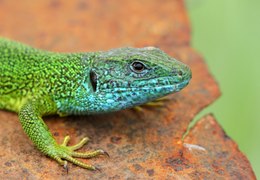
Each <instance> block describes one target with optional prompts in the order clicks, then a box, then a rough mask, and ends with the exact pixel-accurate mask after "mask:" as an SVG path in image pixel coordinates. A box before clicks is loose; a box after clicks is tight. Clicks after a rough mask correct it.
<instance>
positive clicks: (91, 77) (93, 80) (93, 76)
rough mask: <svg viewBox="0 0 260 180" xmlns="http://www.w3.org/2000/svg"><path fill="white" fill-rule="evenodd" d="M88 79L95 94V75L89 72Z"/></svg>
mask: <svg viewBox="0 0 260 180" xmlns="http://www.w3.org/2000/svg"><path fill="white" fill-rule="evenodd" d="M89 77H90V82H91V85H92V89H93V91H94V92H96V90H97V74H96V73H95V72H94V71H92V70H91V71H90V73H89Z"/></svg>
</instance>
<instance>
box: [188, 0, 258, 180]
mask: <svg viewBox="0 0 260 180" xmlns="http://www.w3.org/2000/svg"><path fill="white" fill-rule="evenodd" d="M186 5H187V7H188V10H189V16H190V21H191V24H192V46H193V47H194V48H195V49H196V50H197V51H198V52H200V53H201V54H202V55H203V56H204V58H205V60H206V62H207V64H208V66H209V69H210V71H211V72H212V74H213V75H214V76H215V78H216V80H217V81H218V83H219V85H220V89H221V92H222V96H221V97H220V98H219V99H218V100H217V101H216V102H215V103H214V104H212V105H211V106H210V107H208V108H206V109H205V110H204V111H203V112H201V113H200V114H199V117H201V116H203V115H205V114H206V113H208V112H213V113H214V115H215V116H216V118H217V120H218V121H219V123H220V124H221V125H222V127H223V128H224V130H225V131H226V133H227V134H228V135H229V136H231V138H232V139H234V140H235V141H236V142H237V143H238V145H239V148H240V150H241V151H242V152H244V153H245V154H246V156H247V157H248V159H249V160H250V162H251V164H252V166H253V169H254V172H255V173H256V175H257V177H258V178H260V108H259V107H260V93H259V92H260V80H259V78H260V1H259V0H215V1H214V0H186ZM199 117H197V119H198V118H199Z"/></svg>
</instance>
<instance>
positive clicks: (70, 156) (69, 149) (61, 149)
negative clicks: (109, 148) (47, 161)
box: [47, 136, 109, 170]
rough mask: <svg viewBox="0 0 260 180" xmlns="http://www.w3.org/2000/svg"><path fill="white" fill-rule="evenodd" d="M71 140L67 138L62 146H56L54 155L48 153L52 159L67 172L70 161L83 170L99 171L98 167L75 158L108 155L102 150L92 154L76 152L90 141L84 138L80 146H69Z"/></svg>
mask: <svg viewBox="0 0 260 180" xmlns="http://www.w3.org/2000/svg"><path fill="white" fill-rule="evenodd" d="M69 140H70V137H69V136H66V137H65V138H64V141H63V143H62V144H61V145H57V146H55V148H54V150H51V151H53V152H54V153H53V152H52V153H50V154H49V153H47V154H49V156H50V157H52V158H53V159H55V160H56V161H57V162H58V163H59V164H60V165H62V166H63V167H64V168H65V169H66V170H68V167H67V161H70V162H71V163H73V164H75V165H77V166H80V167H82V168H85V169H88V170H99V169H98V168H97V167H95V166H92V165H89V164H85V163H83V162H81V161H79V160H77V159H75V158H92V157H96V156H98V155H107V156H109V155H108V153H107V152H106V151H104V150H102V149H98V150H95V151H91V152H84V153H81V152H75V150H77V149H80V148H81V147H82V146H83V145H84V144H86V143H87V142H88V141H89V139H88V138H83V139H82V140H81V141H80V142H79V143H78V144H76V145H74V146H67V145H68V142H69Z"/></svg>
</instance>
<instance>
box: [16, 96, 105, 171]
mask: <svg viewBox="0 0 260 180" xmlns="http://www.w3.org/2000/svg"><path fill="white" fill-rule="evenodd" d="M55 111H56V106H55V104H54V103H52V101H51V100H45V101H42V100H29V101H28V102H26V103H25V104H24V105H23V106H22V107H21V109H20V112H19V119H20V121H21V124H22V127H23V129H24V131H25V133H26V134H27V135H28V136H29V138H30V139H31V140H32V141H33V143H34V144H35V145H36V147H37V148H38V149H39V150H40V151H41V152H43V153H44V154H46V155H47V156H49V157H51V158H53V159H55V160H56V161H57V162H58V163H59V164H60V165H63V166H64V167H65V168H67V161H70V162H72V163H73V164H75V165H78V166H80V167H83V168H86V169H89V170H98V168H96V167H95V166H92V165H88V164H85V163H83V162H81V161H79V160H77V159H75V158H74V157H79V158H91V157H95V156H98V155H101V154H106V155H107V153H106V152H105V151H103V150H96V151H92V152H86V153H80V152H75V150H77V149H79V148H81V147H82V146H83V145H84V144H86V143H87V141H88V138H84V139H83V140H82V141H81V142H80V143H78V144H76V145H74V146H67V144H68V142H69V139H70V138H69V136H66V137H65V138H64V141H63V143H62V144H61V145H59V144H57V142H56V141H55V139H54V138H53V136H52V134H51V133H50V131H49V130H48V127H47V125H46V124H45V123H44V121H43V120H42V116H43V115H48V114H53V113H54V112H55Z"/></svg>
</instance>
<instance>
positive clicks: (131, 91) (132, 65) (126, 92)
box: [0, 38, 191, 170]
mask: <svg viewBox="0 0 260 180" xmlns="http://www.w3.org/2000/svg"><path fill="white" fill-rule="evenodd" d="M0 64H1V66H0V109H6V110H10V111H13V112H16V113H18V114H19V119H20V121H21V124H22V127H23V129H24V131H25V133H26V134H27V135H28V136H29V138H30V139H31V140H32V141H33V143H34V144H35V145H36V147H37V148H38V149H39V150H40V151H41V152H43V153H44V154H46V155H48V156H49V157H51V158H53V159H55V160H56V161H57V162H58V163H59V164H61V165H63V166H64V167H67V161H70V162H72V163H74V164H76V165H78V166H80V167H83V168H86V169H90V170H96V169H97V168H96V167H94V166H91V165H88V164H85V163H82V162H80V161H78V160H77V159H75V157H79V158H91V157H94V156H97V155H102V154H106V152H105V151H103V150H96V151H93V152H87V153H79V152H75V150H76V149H79V148H80V147H82V146H83V145H84V144H85V143H86V142H87V141H88V138H84V139H83V140H82V141H81V142H80V143H79V144H77V145H74V146H67V143H68V141H69V136H67V137H65V139H64V142H63V143H62V144H61V145H59V144H57V143H56V141H55V140H54V138H53V136H52V134H51V133H50V132H49V130H48V127H47V126H46V125H45V123H44V122H43V120H42V116H45V115H51V114H59V115H60V116H65V115H81V114H97V113H105V112H112V111H118V110H122V109H126V108H131V107H134V106H138V105H141V104H144V103H147V102H149V101H153V100H155V99H157V98H160V97H163V96H165V95H167V94H170V93H173V92H177V91H179V90H181V89H182V88H184V87H185V86H186V85H187V84H188V82H189V80H190V78H191V71H190V69H189V68H188V67H187V66H186V65H184V64H182V63H181V62H179V61H177V60H176V59H174V58H171V57H169V56H168V55H167V54H165V53H164V52H162V51H161V50H160V49H157V48H154V47H146V48H119V49H112V50H110V51H106V52H91V53H53V52H47V51H42V50H38V49H35V48H32V47H29V46H26V45H23V44H20V43H18V42H14V41H10V40H7V39H3V38H0Z"/></svg>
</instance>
